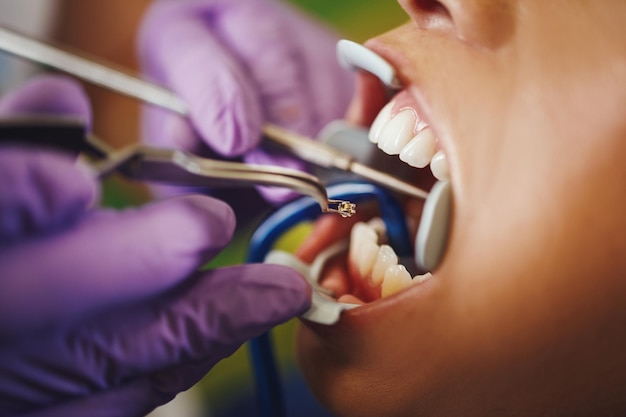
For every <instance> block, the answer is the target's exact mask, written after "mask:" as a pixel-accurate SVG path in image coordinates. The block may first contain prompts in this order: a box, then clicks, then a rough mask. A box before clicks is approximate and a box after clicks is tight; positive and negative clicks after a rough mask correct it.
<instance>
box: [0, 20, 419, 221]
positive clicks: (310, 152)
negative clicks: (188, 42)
mask: <svg viewBox="0 0 626 417" xmlns="http://www.w3.org/2000/svg"><path fill="white" fill-rule="evenodd" d="M0 50H4V51H5V52H8V53H11V54H13V55H15V56H19V57H21V58H24V59H28V60H30V61H33V62H37V63H39V64H43V65H47V66H50V67H52V68H55V69H57V70H60V71H63V72H65V73H68V74H71V75H73V76H75V77H77V78H80V79H83V80H85V81H88V82H90V83H93V84H96V85H99V86H101V87H105V88H107V89H110V90H113V91H115V92H117V93H120V94H123V95H126V96H129V97H133V98H135V99H138V100H140V101H143V102H146V103H150V104H153V105H156V106H158V107H161V108H164V109H167V110H170V111H173V112H175V113H178V114H180V115H183V116H185V117H188V115H189V112H188V109H187V106H186V104H185V103H184V102H183V101H182V100H181V99H180V98H179V97H178V96H176V95H175V94H174V93H173V92H171V91H169V90H167V89H165V88H163V87H161V86H158V85H155V84H152V83H150V82H147V81H145V80H142V79H140V78H137V77H135V76H133V75H131V74H130V73H129V72H127V71H125V70H118V69H115V68H113V67H112V66H110V65H109V64H102V63H99V62H96V61H94V60H92V59H87V58H84V57H81V56H79V55H77V54H75V53H71V52H68V51H65V50H63V49H61V48H58V47H55V46H52V45H50V44H47V43H45V42H42V41H39V40H36V39H33V38H30V37H28V36H25V35H22V34H19V33H17V32H15V31H13V30H10V29H7V28H4V27H1V26H0ZM263 134H264V136H265V137H266V139H268V140H270V141H272V142H274V143H275V144H278V145H279V146H281V147H282V148H284V149H285V150H287V151H288V152H290V153H291V154H293V155H296V156H298V157H300V158H301V159H303V160H305V161H307V162H310V163H312V164H314V165H318V166H321V167H324V168H337V169H340V170H343V171H349V172H352V173H354V174H356V175H359V176H361V177H363V178H366V179H368V180H370V181H372V182H374V183H377V184H379V185H383V186H385V187H387V188H390V189H392V190H394V191H397V192H399V193H401V194H405V195H408V196H411V197H417V198H420V199H426V197H427V196H428V193H427V192H426V191H424V190H422V189H420V188H418V187H415V186H414V185H412V184H409V183H407V182H404V181H402V180H400V179H398V178H396V177H394V176H392V175H389V174H387V173H384V172H381V171H378V170H374V169H372V168H370V167H368V166H366V165H364V164H362V163H359V162H357V161H355V160H354V158H353V157H352V156H351V155H349V154H347V153H345V152H341V151H339V150H337V149H335V148H333V147H331V146H328V145H325V144H323V143H320V142H317V141H314V140H311V139H310V138H307V137H304V136H301V135H297V134H295V133H293V132H290V131H288V130H286V129H283V128H281V127H279V126H275V125H272V124H266V125H265V126H264V127H263ZM139 149H140V148H137V150H136V151H137V152H140V153H143V154H144V156H147V155H148V154H149V152H148V151H147V150H145V149H144V150H142V151H139ZM175 154H176V156H175V155H173V154H172V155H170V156H169V160H170V161H174V160H176V161H179V160H180V161H179V162H181V163H182V161H183V160H184V161H185V162H184V163H183V165H184V166H187V167H203V168H206V164H198V163H197V162H198V160H197V159H196V158H194V157H193V156H191V155H188V154H187V155H186V157H185V158H183V157H182V156H180V155H181V154H182V152H180V151H176V152H175ZM153 156H154V160H157V159H160V158H157V157H156V155H153ZM147 159H148V160H152V158H147ZM179 162H177V164H178V163H179ZM152 166H154V165H152ZM160 168H165V167H164V166H161V167H160ZM224 168H225V167H224ZM217 169H218V168H216V170H217ZM251 169H257V170H258V171H257V174H261V175H256V176H255V175H253V174H251V175H252V178H249V176H248V175H247V173H246V171H245V170H243V168H241V169H240V168H237V169H233V170H228V171H227V172H228V173H229V174H230V175H231V178H229V180H233V179H234V177H236V176H237V174H246V175H244V177H245V179H242V181H246V182H249V181H251V180H261V179H263V181H266V182H261V181H256V182H257V183H261V184H266V185H279V186H283V187H289V188H293V189H296V190H298V191H301V192H302V191H304V190H311V189H312V188H315V189H319V188H320V186H318V185H315V186H313V185H312V184H311V181H312V179H313V178H315V177H312V178H306V181H304V178H303V177H301V176H299V175H295V174H294V175H289V174H290V172H286V171H285V169H276V170H274V169H272V170H269V169H268V168H266V167H265V166H263V167H257V168H251ZM289 171H291V170H289ZM263 174H267V175H263ZM274 175H276V176H280V175H287V177H288V178H286V179H283V180H279V179H277V178H276V179H271V178H270V176H274ZM300 180H303V181H302V182H300ZM274 181H275V182H274ZM318 182H319V181H318ZM305 183H306V185H305ZM296 186H297V187H296ZM322 188H323V187H322ZM315 193H316V194H317V193H318V192H317V191H316V192H315ZM309 194H310V193H309ZM324 194H325V193H324ZM321 199H322V198H321V197H319V196H318V200H320V201H321ZM333 204H335V203H333ZM340 212H341V211H340ZM347 212H349V210H348V211H346V213H347Z"/></svg>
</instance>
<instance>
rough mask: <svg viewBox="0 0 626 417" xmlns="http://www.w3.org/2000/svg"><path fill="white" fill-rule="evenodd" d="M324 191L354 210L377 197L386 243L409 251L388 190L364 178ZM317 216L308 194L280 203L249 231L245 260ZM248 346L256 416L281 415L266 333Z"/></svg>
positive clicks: (260, 256) (258, 257) (259, 258)
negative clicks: (366, 181)
mask: <svg viewBox="0 0 626 417" xmlns="http://www.w3.org/2000/svg"><path fill="white" fill-rule="evenodd" d="M327 191H328V195H329V198H332V199H336V200H348V201H351V202H353V203H356V204H357V210H358V204H359V203H363V202H367V201H377V202H378V205H379V210H380V215H381V218H382V219H383V221H384V223H385V227H386V230H387V237H388V239H389V244H390V246H391V247H393V248H394V250H395V251H396V253H397V254H398V255H399V256H409V255H412V254H413V248H412V241H411V238H410V236H409V232H408V230H407V227H406V220H405V216H404V212H403V211H402V207H401V206H400V203H399V202H398V200H397V199H396V198H395V197H394V196H392V195H391V194H389V192H387V191H385V190H384V189H382V188H381V187H378V186H375V185H372V184H370V183H365V182H349V183H341V184H336V185H333V186H330V187H328V189H327ZM319 216H320V209H319V205H318V204H317V202H315V201H314V200H313V199H311V198H308V197H304V198H301V199H299V200H295V201H293V202H291V203H289V204H287V205H285V206H283V207H281V208H280V209H278V210H277V211H276V212H274V213H273V214H272V215H270V216H269V217H268V218H267V219H266V220H265V221H264V222H263V223H262V224H261V225H260V226H259V227H258V228H257V229H256V231H255V232H254V234H253V235H252V237H251V239H250V244H249V247H248V256H247V260H246V261H247V262H248V263H260V262H263V261H264V259H265V257H266V256H267V254H268V253H269V252H270V251H271V250H272V248H273V246H274V244H275V243H276V241H277V240H278V238H280V237H281V236H282V235H283V234H284V233H285V232H287V231H288V230H289V229H291V228H292V227H294V226H296V225H297V224H299V223H302V222H304V221H313V220H315V219H316V218H318V217H319ZM249 348H250V357H251V361H252V368H253V372H254V378H255V384H256V389H257V401H258V409H259V417H285V415H286V410H285V404H284V398H283V392H282V386H281V382H280V377H279V373H278V369H277V366H276V360H275V358H274V353H273V347H272V341H271V338H270V335H269V333H264V334H262V335H261V336H259V337H256V338H254V339H252V340H251V341H250V342H249Z"/></svg>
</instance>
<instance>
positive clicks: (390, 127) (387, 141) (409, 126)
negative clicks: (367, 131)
mask: <svg viewBox="0 0 626 417" xmlns="http://www.w3.org/2000/svg"><path fill="white" fill-rule="evenodd" d="M415 119H416V118H415V113H414V112H413V110H410V109H406V110H402V111H401V112H400V113H398V114H396V115H395V116H394V117H393V118H392V119H391V120H390V121H389V122H388V123H387V124H385V126H384V127H383V128H382V130H381V132H380V134H379V137H378V147H379V148H380V149H381V150H382V151H383V152H385V153H386V154H388V155H397V154H399V153H400V151H401V150H402V148H404V147H405V146H406V145H407V144H408V143H409V141H410V140H411V139H412V138H413V136H414V134H413V129H414V128H415Z"/></svg>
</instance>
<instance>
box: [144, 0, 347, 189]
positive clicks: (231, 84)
mask: <svg viewBox="0 0 626 417" xmlns="http://www.w3.org/2000/svg"><path fill="white" fill-rule="evenodd" d="M336 42H337V38H336V36H335V35H334V34H332V33H331V32H330V31H328V30H327V29H325V28H323V27H321V25H320V24H319V23H315V22H313V21H312V20H311V19H310V18H308V17H305V16H304V15H303V14H302V13H300V12H297V11H296V10H294V9H292V8H290V7H288V6H287V5H286V4H283V3H282V2H281V1H277V0H164V1H157V2H154V3H153V5H152V6H151V9H150V10H149V11H148V13H147V15H146V18H145V20H144V22H143V25H142V29H141V35H140V56H141V58H142V59H141V60H142V66H143V70H144V72H145V73H146V74H147V75H148V77H150V78H151V79H155V80H156V81H158V82H160V83H162V84H164V85H166V86H168V87H169V88H171V89H173V90H174V91H175V92H176V93H177V94H178V95H179V96H180V97H181V98H182V99H183V100H184V101H185V102H186V103H187V104H188V106H189V110H190V116H191V124H189V123H188V122H187V121H186V120H184V119H183V118H181V117H179V116H176V115H172V114H169V113H167V112H166V111H163V110H157V109H151V110H148V111H147V112H146V115H145V119H144V132H143V136H144V138H145V140H146V141H148V142H150V143H152V144H158V145H162V146H169V147H171V146H176V147H179V148H183V149H186V150H188V151H192V152H195V153H200V154H206V153H207V149H206V148H208V149H210V150H211V151H213V152H215V153H217V154H218V155H221V156H225V157H232V156H240V155H244V159H245V161H246V162H249V163H261V164H278V165H282V166H288V167H292V168H301V167H302V165H301V164H299V163H297V162H296V161H294V160H292V159H288V158H285V157H282V158H277V157H271V156H268V154H266V153H264V152H261V151H259V150H258V149H256V147H257V145H258V144H259V141H260V139H261V126H262V125H263V123H266V122H271V123H275V124H278V125H281V126H283V127H286V128H289V129H291V130H294V131H296V132H298V133H301V134H305V135H309V136H313V137H314V136H315V135H317V133H318V132H319V130H320V129H321V128H322V127H323V126H325V125H326V124H327V123H328V122H330V121H332V120H334V119H337V118H340V117H343V115H344V113H345V110H346V108H347V105H348V102H349V100H350V97H351V95H352V90H353V82H352V74H350V73H349V72H347V71H345V70H343V69H341V68H340V67H339V64H338V63H337V59H336V54H335V44H336ZM288 194H289V193H286V192H284V191H281V192H278V191H277V190H276V189H274V190H272V192H270V193H265V194H264V195H265V197H266V198H268V199H269V200H270V201H282V200H283V199H284V198H285V197H286V196H287V195H288Z"/></svg>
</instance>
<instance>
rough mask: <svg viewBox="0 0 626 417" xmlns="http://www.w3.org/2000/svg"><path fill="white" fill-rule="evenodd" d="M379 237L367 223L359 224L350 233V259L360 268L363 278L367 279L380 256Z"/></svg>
mask: <svg viewBox="0 0 626 417" xmlns="http://www.w3.org/2000/svg"><path fill="white" fill-rule="evenodd" d="M377 240H378V235H377V233H376V231H375V230H374V229H373V228H372V227H370V226H368V225H366V224H365V223H357V224H355V225H354V227H353V228H352V231H351V233H350V251H349V255H348V257H349V259H350V262H352V263H353V264H354V265H356V266H357V267H358V270H359V275H360V276H361V278H365V277H367V276H368V275H369V274H370V273H371V271H372V267H373V266H374V261H375V260H376V257H377V256H378V244H377V243H376V242H377Z"/></svg>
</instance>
